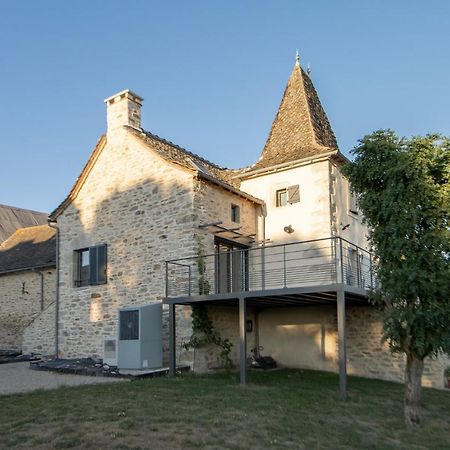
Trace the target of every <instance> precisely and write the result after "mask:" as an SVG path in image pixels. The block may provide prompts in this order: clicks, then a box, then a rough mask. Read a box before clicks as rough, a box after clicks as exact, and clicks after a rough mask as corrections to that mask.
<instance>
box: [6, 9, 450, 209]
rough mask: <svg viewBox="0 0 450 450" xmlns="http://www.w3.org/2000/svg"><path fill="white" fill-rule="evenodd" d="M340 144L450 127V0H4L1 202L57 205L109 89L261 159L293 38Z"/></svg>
mask: <svg viewBox="0 0 450 450" xmlns="http://www.w3.org/2000/svg"><path fill="white" fill-rule="evenodd" d="M297 48H298V49H299V50H300V55H301V63H302V65H303V66H304V67H306V65H307V64H308V63H309V64H310V65H311V68H312V79H313V82H314V84H315V86H316V89H317V90H318V93H319V96H320V98H321V100H322V104H323V106H324V108H325V110H326V112H327V114H328V117H329V119H330V122H331V125H332V127H333V129H334V131H335V134H336V136H337V139H338V142H339V145H340V148H341V150H342V151H343V152H344V154H347V155H348V154H349V150H351V149H352V148H353V147H354V146H355V145H356V143H357V140H358V139H359V138H361V137H362V136H363V135H365V134H367V133H370V132H371V131H373V130H376V129H380V128H392V129H394V130H396V131H397V132H398V133H399V134H400V135H406V136H410V135H417V134H424V133H427V132H434V131H436V132H440V133H443V134H446V135H450V88H449V72H450V2H447V1H445V0H442V1H436V0H429V1H427V2H423V1H413V0H410V1H406V0H405V1H403V0H397V1H392V0H391V1H383V0H378V1H369V0H359V1H346V0H342V1H332V0H329V1H321V0H316V1H314V2H312V1H308V2H307V1H301V0H297V1H288V0H283V1H275V0H273V1H264V0H258V1H237V0H236V1H233V0H229V1H226V2H225V1H215V0H210V1H200V0H199V1H194V0H193V1H186V0H178V1H164V2H157V1H143V0H142V1H137V0H134V1H133V0H129V1H113V0H109V1H106V0H104V1H100V0H89V1H84V0H78V1H72V2H62V1H56V0H54V1H48V0H40V1H31V0H29V1H26V0H21V1H17V2H12V1H10V2H6V1H3V2H1V12H0V86H1V102H0V135H1V141H0V155H1V168H2V170H1V176H0V203H3V204H9V205H14V206H19V207H23V208H30V209H35V210H42V211H47V212H49V211H51V210H53V209H54V208H55V207H56V206H57V205H58V204H59V203H60V202H61V201H62V200H63V199H64V197H65V196H66V194H67V193H68V191H69V190H70V187H71V186H72V184H73V182H74V180H75V179H76V177H77V176H78V174H79V173H80V171H81V169H82V168H83V166H84V164H85V162H86V161H87V158H88V157H89V154H90V152H91V150H92V148H93V147H94V145H95V143H96V141H97V140H98V138H99V137H100V135H101V134H102V133H103V132H104V131H105V106H104V103H103V100H104V99H105V98H106V97H109V96H110V95H112V94H114V93H116V92H118V91H121V90H123V89H125V88H129V89H132V90H134V91H135V92H137V93H138V94H140V95H141V96H143V97H144V98H145V101H144V107H143V127H144V128H145V129H147V130H149V131H151V132H153V133H156V134H158V135H160V136H162V137H164V138H166V139H169V140H171V141H173V142H175V143H177V144H178V145H181V146H183V147H185V148H187V149H189V150H191V151H193V152H195V153H198V154H201V155H202V156H204V157H206V158H208V159H210V160H212V161H214V162H216V163H219V164H222V165H225V166H227V167H242V166H245V165H248V164H251V163H253V162H255V161H256V159H257V158H258V156H259V154H260V152H261V150H262V148H263V146H264V142H265V140H266V138H267V135H268V132H269V130H270V126H271V123H272V120H273V118H274V116H275V113H276V110H277V108H278V104H279V102H280V99H281V96H282V94H283V91H284V88H285V84H286V81H287V79H288V77H289V75H290V73H291V70H292V67H293V64H294V61H295V51H296V49H297Z"/></svg>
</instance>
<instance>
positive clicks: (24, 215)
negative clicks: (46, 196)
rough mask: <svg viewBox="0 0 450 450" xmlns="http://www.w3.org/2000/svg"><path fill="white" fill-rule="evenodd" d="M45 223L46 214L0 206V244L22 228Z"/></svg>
mask: <svg viewBox="0 0 450 450" xmlns="http://www.w3.org/2000/svg"><path fill="white" fill-rule="evenodd" d="M45 223H47V214H46V213H43V212H38V211H32V210H30V209H22V208H16V207H15V206H7V205H0V243H2V242H3V241H5V240H6V239H7V238H9V236H11V235H12V234H13V233H14V231H16V230H17V229H18V228H22V227H32V226H35V225H43V224H45Z"/></svg>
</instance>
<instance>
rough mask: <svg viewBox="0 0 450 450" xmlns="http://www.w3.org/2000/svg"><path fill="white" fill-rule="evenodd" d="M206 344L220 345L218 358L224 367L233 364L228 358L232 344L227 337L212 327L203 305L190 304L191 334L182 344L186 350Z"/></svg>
mask: <svg viewBox="0 0 450 450" xmlns="http://www.w3.org/2000/svg"><path fill="white" fill-rule="evenodd" d="M208 344H214V345H217V346H218V347H220V348H221V349H222V350H221V352H220V359H221V360H222V363H223V364H224V366H225V367H227V368H229V367H231V366H232V365H233V363H232V361H231V359H230V352H231V347H232V346H233V344H232V343H231V342H230V340H229V339H223V338H222V337H221V336H220V335H219V333H218V332H217V331H216V330H215V329H214V325H213V323H212V320H211V319H210V318H209V315H208V309H207V308H206V306H205V305H202V304H197V305H193V306H192V335H191V338H190V339H189V341H188V342H186V343H184V344H183V346H184V348H185V349H186V350H189V349H190V348H200V347H204V346H206V345H208Z"/></svg>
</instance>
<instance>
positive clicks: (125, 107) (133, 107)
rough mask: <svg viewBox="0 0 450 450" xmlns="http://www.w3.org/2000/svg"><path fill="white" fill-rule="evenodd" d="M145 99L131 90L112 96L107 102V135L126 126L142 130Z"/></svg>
mask: <svg viewBox="0 0 450 450" xmlns="http://www.w3.org/2000/svg"><path fill="white" fill-rule="evenodd" d="M143 101H144V99H143V98H142V97H139V95H136V94H135V93H134V92H132V91H130V90H129V89H125V90H124V91H122V92H119V93H118V94H115V95H112V96H111V97H109V98H107V99H106V100H105V103H106V118H107V119H106V120H107V133H108V134H110V133H111V132H112V131H115V130H117V129H119V128H122V127H123V126H124V125H129V126H130V127H133V128H137V129H140V128H141V106H142V102H143Z"/></svg>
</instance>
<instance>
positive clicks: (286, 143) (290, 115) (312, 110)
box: [249, 61, 338, 171]
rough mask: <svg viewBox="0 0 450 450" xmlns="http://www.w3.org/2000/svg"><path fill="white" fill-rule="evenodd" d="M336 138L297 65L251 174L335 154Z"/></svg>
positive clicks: (318, 101)
mask: <svg viewBox="0 0 450 450" xmlns="http://www.w3.org/2000/svg"><path fill="white" fill-rule="evenodd" d="M337 150H338V146H337V142H336V137H335V136H334V133H333V130H332V129H331V126H330V123H329V122H328V118H327V116H326V114H325V111H324V110H323V108H322V105H321V103H320V100H319V97H318V95H317V92H316V90H315V88H314V86H313V84H312V81H311V79H310V78H309V76H308V74H306V73H305V71H304V70H303V69H302V68H301V67H300V64H299V63H298V61H297V62H296V64H295V66H294V70H293V71H292V74H291V77H290V78H289V81H288V84H287V86H286V90H285V91H284V95H283V99H282V100H281V104H280V107H279V109H278V112H277V115H276V117H275V120H274V121H273V124H272V129H271V130H270V134H269V137H268V138H267V142H266V145H265V146H264V149H263V151H262V153H261V156H260V157H259V159H258V161H257V162H256V164H254V165H253V166H252V167H251V168H249V169H250V170H251V171H253V170H258V169H264V168H267V167H271V166H274V165H277V164H283V163H287V162H290V161H296V160H299V159H303V158H308V157H314V156H319V155H321V154H325V153H329V152H332V151H337Z"/></svg>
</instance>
